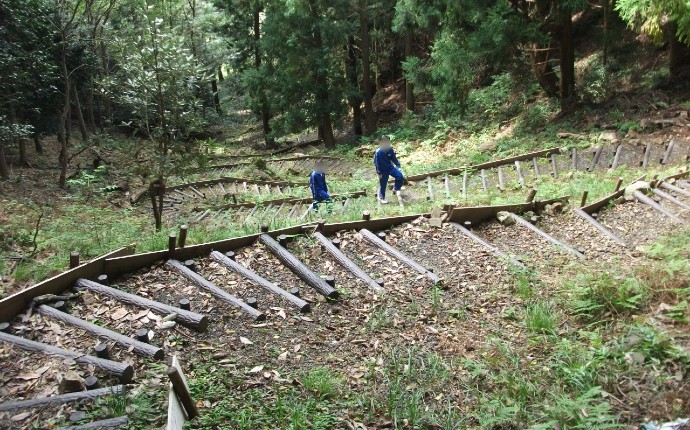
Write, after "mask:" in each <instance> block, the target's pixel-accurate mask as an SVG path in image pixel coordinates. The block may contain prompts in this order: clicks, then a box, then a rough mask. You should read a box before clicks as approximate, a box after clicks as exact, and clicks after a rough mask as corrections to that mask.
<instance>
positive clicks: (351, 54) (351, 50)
mask: <svg viewBox="0 0 690 430" xmlns="http://www.w3.org/2000/svg"><path fill="white" fill-rule="evenodd" d="M345 69H346V70H347V76H348V79H349V81H350V85H351V86H352V90H353V91H354V90H355V89H357V88H359V82H358V79H357V54H356V53H355V38H354V37H353V36H350V38H349V39H348V43H347V58H346V64H345ZM348 101H349V102H350V106H351V107H352V123H353V127H354V132H355V136H361V135H362V97H361V96H360V95H359V94H356V95H353V96H351V97H349V98H348Z"/></svg>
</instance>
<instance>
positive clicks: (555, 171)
mask: <svg viewBox="0 0 690 430" xmlns="http://www.w3.org/2000/svg"><path fill="white" fill-rule="evenodd" d="M550 158H551V176H553V177H554V178H557V177H558V163H557V162H556V154H551V157H550Z"/></svg>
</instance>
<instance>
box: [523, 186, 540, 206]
mask: <svg viewBox="0 0 690 430" xmlns="http://www.w3.org/2000/svg"><path fill="white" fill-rule="evenodd" d="M536 195H537V189H536V188H532V189H531V190H529V194H528V195H527V200H526V201H525V203H532V202H533V201H534V197H535V196H536Z"/></svg>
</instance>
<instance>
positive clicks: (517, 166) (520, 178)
mask: <svg viewBox="0 0 690 430" xmlns="http://www.w3.org/2000/svg"><path fill="white" fill-rule="evenodd" d="M515 172H516V173H517V176H518V181H519V182H520V185H521V186H523V187H524V186H525V177H524V176H523V175H522V167H521V166H520V160H515Z"/></svg>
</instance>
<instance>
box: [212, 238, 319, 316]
mask: <svg viewBox="0 0 690 430" xmlns="http://www.w3.org/2000/svg"><path fill="white" fill-rule="evenodd" d="M211 258H212V259H213V260H215V261H217V262H218V263H220V264H222V265H223V266H225V267H227V268H228V269H230V270H232V271H233V272H235V273H237V274H239V275H240V276H242V277H243V278H245V279H247V280H248V281H249V282H251V283H252V284H254V285H257V286H259V287H261V288H264V289H265V290H268V291H270V292H271V293H273V294H277V295H279V296H281V297H283V298H284V299H286V300H287V301H289V302H290V303H292V304H293V305H295V306H296V307H297V308H298V309H299V310H300V312H308V311H309V310H310V308H311V306H310V305H309V303H307V302H305V301H304V300H302V299H300V298H299V297H298V295H297V294H293V293H291V292H288V291H285V290H284V289H282V288H280V287H279V286H277V285H276V284H274V283H273V282H271V281H269V280H267V279H265V278H263V277H262V276H260V275H259V274H258V273H256V272H254V271H252V270H250V269H248V268H246V267H244V266H243V265H241V264H240V263H237V262H236V261H234V260H232V259H230V258H228V257H226V256H225V255H223V254H221V253H220V252H218V251H213V252H211ZM298 291H299V290H298Z"/></svg>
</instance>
